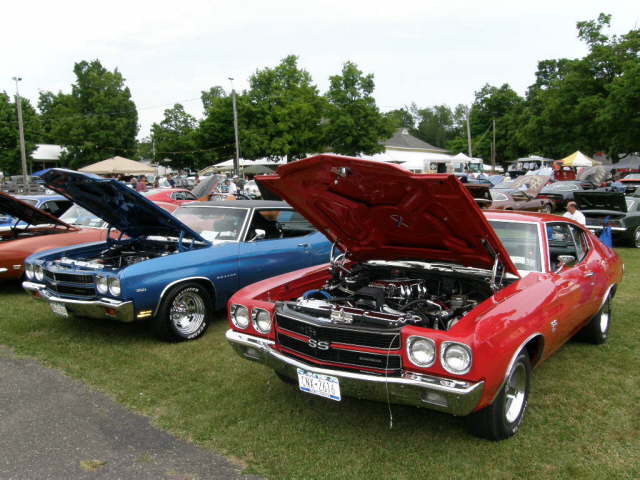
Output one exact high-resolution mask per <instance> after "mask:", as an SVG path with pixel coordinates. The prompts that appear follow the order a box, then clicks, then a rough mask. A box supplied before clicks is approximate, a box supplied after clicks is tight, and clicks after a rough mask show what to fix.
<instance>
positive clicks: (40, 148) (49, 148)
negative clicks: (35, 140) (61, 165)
mask: <svg viewBox="0 0 640 480" xmlns="http://www.w3.org/2000/svg"><path fill="white" fill-rule="evenodd" d="M63 151H64V147H61V146H60V145H50V144H47V143H39V144H37V145H36V149H35V150H34V151H33V153H32V154H31V158H32V159H33V160H37V161H39V162H43V161H44V162H46V161H57V160H59V159H60V154H61V153H62V152H63Z"/></svg>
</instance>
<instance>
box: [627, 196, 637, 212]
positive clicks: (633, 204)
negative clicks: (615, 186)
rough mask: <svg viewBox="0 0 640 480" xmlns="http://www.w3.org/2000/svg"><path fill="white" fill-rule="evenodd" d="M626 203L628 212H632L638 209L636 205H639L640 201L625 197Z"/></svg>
mask: <svg viewBox="0 0 640 480" xmlns="http://www.w3.org/2000/svg"><path fill="white" fill-rule="evenodd" d="M624 200H625V202H627V212H631V211H632V210H635V209H636V205H637V204H638V199H636V198H629V197H624Z"/></svg>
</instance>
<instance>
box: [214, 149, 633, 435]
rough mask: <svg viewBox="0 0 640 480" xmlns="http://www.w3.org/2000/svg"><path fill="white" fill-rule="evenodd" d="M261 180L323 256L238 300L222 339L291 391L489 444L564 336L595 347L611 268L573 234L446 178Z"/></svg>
mask: <svg viewBox="0 0 640 480" xmlns="http://www.w3.org/2000/svg"><path fill="white" fill-rule="evenodd" d="M259 181H260V182H261V183H262V184H264V185H265V186H266V187H268V189H269V190H271V191H272V192H274V193H276V194H278V195H280V196H281V197H282V198H284V199H286V200H287V201H288V202H289V203H290V204H291V205H293V206H294V207H295V208H296V210H297V211H299V212H300V213H302V214H303V215H304V216H305V217H306V218H307V220H309V221H310V222H311V223H312V224H314V225H315V226H316V227H317V228H318V229H320V230H321V231H322V232H323V233H324V234H325V235H326V236H327V237H328V238H329V239H330V240H333V241H334V242H335V244H336V251H335V254H334V255H333V257H332V261H331V263H330V264H328V265H324V266H321V267H313V268H308V269H305V270H299V271H296V272H293V273H288V274H285V275H281V276H278V277H275V278H271V279H268V280H264V281H262V282H258V283H256V284H253V285H251V286H248V287H245V288H244V289H242V290H240V291H239V292H238V293H236V294H235V295H234V296H233V297H232V298H231V299H230V301H229V305H228V307H229V324H230V329H229V330H228V331H227V334H226V337H227V340H228V341H229V342H230V343H231V345H232V346H233V347H234V349H235V350H236V352H237V353H238V354H239V355H240V356H241V357H243V358H246V359H248V360H253V361H256V362H260V363H263V364H265V365H267V366H269V367H271V368H272V369H273V370H275V373H276V374H277V375H278V377H280V378H281V379H282V380H283V381H286V382H289V383H294V384H297V385H298V386H299V388H300V390H302V391H303V392H306V393H308V394H313V395H319V396H322V397H326V398H329V399H333V400H338V401H339V400H341V398H342V397H343V396H353V397H359V398H365V399H371V400H379V401H383V402H387V401H389V402H393V403H400V404H408V405H414V406H418V407H425V408H431V409H434V410H440V411H444V412H449V413H451V414H453V415H468V416H469V420H470V426H471V428H472V431H473V432H474V433H475V434H476V435H478V436H482V437H485V438H489V439H493V440H500V439H504V438H507V437H509V436H511V435H513V434H515V433H516V432H517V431H518V429H519V427H520V425H521V423H522V420H523V418H524V415H525V412H526V410H527V402H528V396H529V388H530V382H531V371H532V368H533V367H535V366H537V365H539V364H540V363H541V362H542V361H543V360H545V359H546V358H548V357H549V356H550V355H551V354H552V353H553V352H555V351H556V350H557V349H558V348H560V347H561V346H562V345H563V344H564V343H565V342H566V341H567V340H568V339H570V338H571V337H573V336H574V335H576V334H579V335H580V336H581V337H583V338H584V339H586V340H587V341H590V342H592V343H596V344H600V343H603V342H604V341H605V340H606V339H607V335H608V330H609V325H610V322H611V299H612V298H613V296H614V295H615V293H616V287H617V285H618V284H619V283H620V281H621V280H622V272H623V265H622V262H621V261H620V259H619V258H618V256H617V254H616V253H615V252H614V251H613V250H611V249H610V248H608V247H606V246H605V245H603V244H602V243H601V242H600V241H599V240H598V239H597V238H596V237H595V236H594V235H593V234H592V233H591V232H589V231H588V230H587V229H586V228H584V227H583V226H581V225H579V224H577V223H576V222H573V221H571V220H568V219H565V218H562V217H558V216H553V215H547V214H537V213H523V212H520V213H516V212H504V211H503V212H500V211H487V212H486V213H483V212H482V211H481V210H480V209H479V208H478V206H477V205H476V204H475V202H474V201H473V198H472V197H471V195H469V193H468V192H467V191H466V190H465V189H464V187H463V185H462V184H461V183H460V182H459V181H458V180H457V179H455V178H454V177H453V176H450V175H415V174H411V173H409V172H407V171H405V170H403V169H401V168H399V167H396V166H394V165H388V164H383V163H379V162H371V161H366V160H359V159H353V158H345V157H338V156H333V155H320V156H317V157H312V158H309V159H306V160H302V161H299V162H295V163H291V164H288V165H285V166H282V167H280V168H279V169H278V172H277V175H269V176H264V177H261V178H260V180H259Z"/></svg>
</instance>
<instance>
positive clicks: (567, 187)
mask: <svg viewBox="0 0 640 480" xmlns="http://www.w3.org/2000/svg"><path fill="white" fill-rule="evenodd" d="M544 189H545V191H549V192H571V191H575V190H578V185H576V184H575V183H563V182H557V183H552V184H551V185H547V186H546V187H544Z"/></svg>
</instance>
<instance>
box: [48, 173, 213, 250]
mask: <svg viewBox="0 0 640 480" xmlns="http://www.w3.org/2000/svg"><path fill="white" fill-rule="evenodd" d="M41 178H42V179H43V180H44V181H45V183H46V184H47V187H48V188H50V189H51V190H54V191H55V192H57V193H59V194H60V195H63V196H65V197H67V198H68V199H69V200H72V201H73V202H75V203H77V204H78V205H80V206H81V207H83V208H85V209H86V210H89V211H90V212H91V213H93V214H95V215H97V216H98V217H100V218H102V219H103V220H105V221H106V222H107V223H108V224H109V225H110V226H111V227H113V228H116V229H118V230H119V231H121V232H123V233H125V234H126V235H128V236H129V237H131V238H138V237H141V236H150V235H158V236H170V237H181V236H182V237H184V238H192V239H194V240H198V241H201V242H205V243H210V242H208V241H207V240H205V239H204V238H202V237H201V236H200V235H199V234H197V233H196V232H194V231H193V230H192V229H191V228H189V227H188V226H187V225H185V224H184V223H182V222H181V221H180V220H178V219H177V218H175V217H174V216H173V215H171V214H170V213H169V212H167V211H166V210H164V209H163V208H160V207H159V206H157V205H156V204H154V203H153V202H152V201H150V200H148V199H146V198H145V197H143V196H142V195H140V194H139V193H138V192H136V191H135V190H133V189H132V188H129V187H127V186H126V185H125V184H124V183H121V182H119V181H118V180H115V179H113V178H102V177H99V176H97V175H93V174H90V173H81V172H75V171H72V170H64V169H61V168H52V169H50V170H48V171H47V172H45V173H44V174H43V175H42V176H41Z"/></svg>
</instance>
